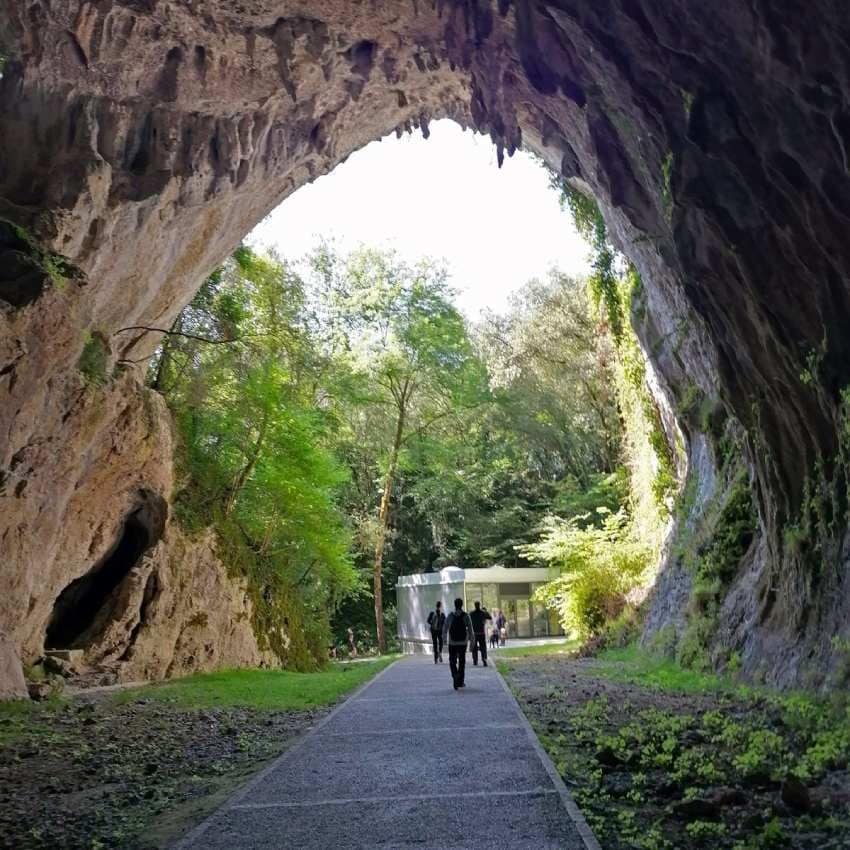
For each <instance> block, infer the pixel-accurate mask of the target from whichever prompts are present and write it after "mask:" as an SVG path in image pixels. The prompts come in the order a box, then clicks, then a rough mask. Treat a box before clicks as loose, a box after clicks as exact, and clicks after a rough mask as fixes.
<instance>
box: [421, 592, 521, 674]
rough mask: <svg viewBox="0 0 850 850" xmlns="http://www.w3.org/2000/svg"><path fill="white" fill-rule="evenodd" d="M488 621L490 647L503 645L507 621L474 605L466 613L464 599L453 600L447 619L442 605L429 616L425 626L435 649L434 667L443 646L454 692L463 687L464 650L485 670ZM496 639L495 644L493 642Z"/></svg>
mask: <svg viewBox="0 0 850 850" xmlns="http://www.w3.org/2000/svg"><path fill="white" fill-rule="evenodd" d="M488 621H490V623H491V627H490V646H491V647H495V646H497V645H498V642H499V641H501V644H502V646H504V645H505V638H506V636H507V620H506V619H505V615H504V614H503V613H502V612H501V611H497V612H496V619H495V620H494V619H493V616H492V614H490V612H489V611H488V610H487V609H486V608H482V607H481V603H480V602H476V603H475V609H474V610H473V611H471V612H469V613H467V612H466V611H464V610H463V599H455V607H454V611H452V612H451V613H450V614H449V615H448V616H447V615H446V614H445V612H444V611H443V603H442V602H437V604H436V606H435V607H434V610H433V611H431V613H430V614H429V615H428V626H429V627H430V629H431V642H432V644H433V646H434V663H435V664H440V663H442V661H443V646H444V645H445V644H447V645H448V648H449V669H450V670H451V672H452V682H453V684H454V689H455V690H457V689H458V688H462V687H464V685H465V682H464V679H465V674H466V648H467V647H469V648H470V649H471V650H472V663H473V664H474V665H475V666H476V667H477V666H478V656H479V655H480V656H481V661H482V663H483V664H484V666H485V667H486V666H487V622H488ZM494 636H495V640H494Z"/></svg>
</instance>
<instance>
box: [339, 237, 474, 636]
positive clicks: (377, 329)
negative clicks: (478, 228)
mask: <svg viewBox="0 0 850 850" xmlns="http://www.w3.org/2000/svg"><path fill="white" fill-rule="evenodd" d="M446 277H447V275H446V272H445V270H444V269H442V268H440V267H439V266H437V265H435V264H434V263H432V262H429V261H423V262H421V263H419V264H418V265H416V266H409V265H407V264H406V263H403V262H401V261H400V260H399V259H398V258H397V257H395V256H394V255H393V254H390V253H382V252H379V251H374V250H368V249H364V250H361V251H358V252H355V253H354V254H352V255H351V256H349V257H348V258H347V260H346V262H345V264H344V268H343V270H342V274H340V275H338V277H337V280H336V285H335V287H334V291H333V296H332V299H331V303H332V309H333V311H334V312H335V313H336V315H337V316H338V317H339V322H340V324H341V325H342V326H343V327H344V328H345V329H346V332H347V339H348V346H349V348H350V350H351V352H352V357H353V361H354V363H355V364H356V367H357V369H358V371H359V373H360V374H361V375H362V376H364V378H365V382H366V384H367V385H368V387H369V396H368V398H367V399H366V400H367V402H368V406H369V407H370V408H372V411H373V417H374V416H375V413H374V411H377V410H380V411H383V415H382V416H380V417H379V418H380V419H382V420H383V426H384V427H383V428H381V429H380V432H381V434H382V438H383V439H384V441H385V442H384V444H383V445H382V446H381V447H380V448H381V456H382V457H381V460H382V463H381V466H382V471H383V482H382V486H381V494H380V502H379V505H378V511H377V524H376V525H375V526H374V528H373V531H374V563H373V592H374V605H375V622H376V632H377V641H378V647H379V649H380V650H381V651H384V650H385V648H386V635H385V630H384V605H383V588H382V585H383V581H382V577H383V564H384V556H385V549H386V544H387V538H388V533H389V529H390V510H391V503H392V496H393V487H394V485H395V483H396V479H397V476H398V472H399V465H400V460H401V453H402V451H403V449H404V448H405V447H406V446H407V445H408V444H409V443H410V442H411V440H413V439H416V438H421V437H423V436H424V435H425V434H427V433H429V432H430V431H432V430H433V429H434V428H435V427H437V426H438V425H439V423H441V422H444V421H447V420H450V419H453V418H455V417H456V416H457V415H458V414H459V412H460V411H462V410H465V409H469V408H472V407H475V406H476V405H478V404H480V403H482V402H483V400H484V399H485V398H486V393H487V379H486V372H485V370H484V368H483V366H482V364H481V362H480V361H479V359H478V358H477V357H476V355H475V352H474V349H473V346H472V343H471V341H470V338H469V334H468V331H467V327H466V323H465V321H464V319H463V317H462V316H461V314H460V313H459V312H458V310H457V309H456V308H455V307H454V305H453V304H452V302H451V292H450V290H449V288H448V285H447V282H446Z"/></svg>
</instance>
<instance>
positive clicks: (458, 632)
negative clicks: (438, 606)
mask: <svg viewBox="0 0 850 850" xmlns="http://www.w3.org/2000/svg"><path fill="white" fill-rule="evenodd" d="M466 632H467V629H466V614H464V613H463V612H462V611H455V612H454V615H453V616H452V623H451V625H450V626H449V637H450V638H451V639H452V640H453V641H454V642H455V643H460V642H461V641H463V642H464V643H465V642H466V639H467V634H466Z"/></svg>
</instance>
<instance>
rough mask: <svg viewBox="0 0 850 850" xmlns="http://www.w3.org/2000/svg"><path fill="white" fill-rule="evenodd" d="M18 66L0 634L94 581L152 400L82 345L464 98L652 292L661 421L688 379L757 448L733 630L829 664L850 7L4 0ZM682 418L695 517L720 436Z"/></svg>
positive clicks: (6, 149)
mask: <svg viewBox="0 0 850 850" xmlns="http://www.w3.org/2000/svg"><path fill="white" fill-rule="evenodd" d="M0 57H2V60H1V61H2V62H3V66H2V80H0V219H3V220H4V221H6V222H9V223H12V224H14V225H15V226H16V227H17V228H20V229H19V230H15V229H12V228H10V227H9V226H8V225H5V226H4V227H3V230H2V232H0V251H2V253H0V298H3V299H5V304H6V306H5V308H4V310H3V312H2V315H0V399H2V400H0V479H2V480H3V481H4V486H3V490H2V494H0V500H2V505H0V507H2V513H0V546H2V549H3V552H4V558H3V564H2V565H0V590H2V591H4V592H3V593H2V594H0V599H2V600H3V601H0V630H3V631H6V632H7V633H8V634H10V635H12V637H13V642H14V643H16V645H18V646H19V647H22V648H23V652H24V654H25V655H26V654H27V653H29V654H32V652H34V651H35V650H34V648H33V647H35V646H36V644H37V642H38V640H39V636H40V635H41V634H42V632H43V628H44V622H45V620H46V618H47V617H48V616H49V610H50V607H51V606H52V602H53V600H54V599H55V597H56V594H57V593H58V591H59V590H61V587H62V586H63V584H64V583H67V579H68V578H69V577H76V576H78V575H81V574H82V573H83V572H84V571H85V570H84V566H83V561H85V560H86V557H88V555H86V557H83V554H82V553H83V549H84V548H85V546H91V535H92V533H93V532H92V529H93V528H95V527H96V526H97V525H98V523H97V522H96V521H95V519H94V518H93V516H92V515H91V511H92V510H93V509H92V508H91V507H88V508H87V507H86V504H83V503H81V499H82V496H81V495H80V494H89V496H91V494H92V493H94V492H95V490H93V488H96V482H97V480H98V475H99V474H100V473H98V471H97V466H98V463H102V462H107V463H108V462H110V461H109V454H108V451H107V449H106V448H104V447H105V446H108V444H109V441H110V440H114V434H115V432H116V428H120V427H126V426H122V425H120V424H119V420H120V417H121V416H126V417H131V416H132V417H137V418H141V419H144V416H145V415H146V414H145V410H144V407H145V402H144V401H143V399H144V396H143V395H142V394H141V393H142V391H141V390H140V389H138V388H137V389H134V390H132V391H131V389H130V388H129V386H130V384H131V383H132V381H133V380H134V379H133V377H132V375H131V376H130V377H126V376H125V377H122V378H121V380H120V381H117V382H116V383H115V385H114V386H111V387H110V388H109V389H108V390H104V391H103V392H104V394H105V395H106V396H108V399H107V400H106V401H104V400H103V399H101V401H100V402H99V405H100V406H99V408H98V410H97V411H94V410H93V409H92V408H93V406H94V403H93V402H91V400H90V399H89V398H88V397H87V396H85V395H84V393H83V391H82V390H81V388H80V381H79V374H78V373H79V370H78V368H77V366H78V361H79V357H80V353H81V351H82V350H83V348H84V346H85V345H86V344H87V343H90V341H91V340H92V339H93V338H96V339H99V340H102V341H103V346H104V349H105V356H106V358H107V359H108V363H109V365H110V367H111V366H112V365H113V364H115V363H116V362H117V361H118V360H137V359H139V358H142V357H144V356H145V355H146V354H149V353H150V351H151V350H152V349H153V347H154V346H155V344H156V341H157V336H156V335H155V334H144V333H142V332H140V333H137V334H132V333H116V332H117V331H119V329H121V328H126V327H128V326H138V325H148V326H155V327H161V326H163V325H167V324H168V323H169V322H170V321H171V319H172V318H173V317H174V316H175V314H176V312H177V311H178V310H179V309H180V308H181V307H182V306H183V305H184V304H185V303H186V302H187V301H188V300H189V299H190V298H191V296H192V293H193V291H194V290H195V288H196V287H197V286H198V284H199V282H200V281H201V280H202V278H203V276H204V275H205V273H207V272H208V271H209V270H210V269H211V268H212V267H214V266H215V265H216V264H217V263H219V262H220V261H221V260H222V259H223V258H224V257H225V256H226V255H227V254H228V253H229V252H230V251H231V250H232V249H233V248H234V247H235V246H236V244H237V243H238V241H239V240H240V239H241V238H242V237H243V236H244V235H245V234H246V233H247V232H248V231H249V230H250V229H251V227H252V226H253V225H254V224H256V223H257V222H258V221H259V220H260V219H261V218H262V217H263V216H264V215H266V214H267V213H268V212H269V211H270V210H271V209H273V208H274V207H275V206H276V205H277V204H278V203H280V202H281V201H282V200H283V199H284V198H285V197H287V196H288V195H289V194H290V193H292V192H293V191H295V190H296V189H297V188H298V187H299V186H301V185H303V184H304V183H306V182H309V181H310V180H313V179H315V178H316V177H319V176H320V175H322V174H324V173H327V172H328V171H329V170H331V169H332V168H333V167H334V166H335V165H336V164H337V163H339V162H341V161H342V160H344V159H345V157H346V156H348V155H349V154H350V153H351V152H352V151H354V150H356V149H357V148H359V147H360V146H362V145H363V144H365V143H367V142H369V141H372V140H374V139H378V138H381V137H382V136H383V135H385V134H387V133H388V132H391V131H393V130H398V131H403V130H404V129H407V128H410V127H412V126H420V127H422V129H423V130H424V131H425V132H427V126H428V122H429V120H432V119H434V118H438V117H450V118H453V119H455V120H456V121H458V122H460V123H461V124H464V125H467V126H471V127H474V128H476V129H477V130H479V131H481V132H485V133H489V134H490V136H491V137H492V139H493V141H494V143H495V144H496V145H497V147H498V149H499V152H500V156H501V155H503V154H504V155H510V154H511V153H512V152H513V151H514V150H515V149H516V148H518V147H520V146H522V147H525V148H528V149H531V150H533V151H535V152H537V153H539V154H540V155H541V156H543V157H544V158H545V159H546V160H547V162H548V163H549V164H550V165H552V166H554V167H556V168H558V169H559V170H561V171H562V173H563V174H564V175H565V177H567V178H569V179H570V181H571V182H572V183H573V184H574V185H575V186H577V187H579V188H581V189H583V190H585V191H589V192H592V193H593V195H595V197H596V198H597V199H598V201H599V203H600V206H601V207H602V209H603V211H604V214H605V217H606V220H607V222H608V225H609V229H610V230H611V232H612V233H613V234H614V237H615V239H616V241H617V242H618V244H619V246H620V247H621V248H622V249H623V250H625V251H626V252H627V254H628V255H629V257H630V258H631V259H632V261H633V262H634V263H635V265H636V266H637V268H638V270H639V271H640V273H641V276H642V279H643V281H644V284H645V292H646V306H647V309H646V311H645V313H641V315H640V316H637V317H636V322H637V323H638V325H639V328H638V330H639V333H640V336H641V339H642V341H643V343H644V346H645V349H646V351H647V353H648V355H649V357H650V360H651V363H652V366H653V367H654V368H653V375H654V380H655V382H656V390H657V395H658V400H659V404H660V406H661V408H662V410H663V411H665V412H666V414H667V418H668V421H669V420H670V418H671V416H672V414H673V412H674V411H675V409H676V406H677V404H679V403H680V402H681V400H682V399H683V398H684V397H686V396H691V395H693V393H694V392H696V393H698V394H699V396H700V397H701V398H702V399H704V400H705V401H706V403H707V404H708V405H709V406H711V405H714V406H715V407H716V408H717V409H718V410H720V411H721V412H722V413H723V415H724V416H725V417H726V418H727V420H728V421H729V422H731V423H733V426H732V427H734V429H737V433H738V434H739V435H740V436H741V439H742V440H743V445H744V452H745V458H746V464H747V466H748V468H749V470H750V472H751V474H752V477H753V482H754V491H755V494H756V498H757V504H758V510H759V522H760V528H761V533H760V534H759V536H758V541H757V543H756V544H754V545H753V547H752V552H751V553H750V555H749V562H748V565H747V566H746V567H745V568H744V569H742V572H741V574H740V576H739V577H738V578H737V579H736V581H737V588H738V589H737V590H736V592H735V593H733V594H731V595H730V600H731V601H730V602H729V604H728V605H727V606H726V607H725V609H724V614H723V618H724V619H723V627H722V629H721V630H720V631H722V632H723V634H724V635H725V637H723V638H722V641H725V644H726V645H728V646H727V648H729V647H735V648H736V651H738V650H740V651H741V653H742V655H743V659H744V664H745V668H746V669H748V670H749V671H751V672H754V671H756V670H757V669H760V668H763V667H764V665H765V660H766V659H768V658H769V659H770V665H769V666H770V669H769V670H768V671H767V674H766V676H767V678H770V679H772V680H775V681H777V682H780V683H790V682H792V681H800V680H801V677H802V676H803V675H804V674H805V672H806V670H807V669H814V668H817V669H819V670H828V669H829V668H830V665H831V664H832V660H834V659H833V656H834V652H833V650H832V649H830V643H829V640H828V638H829V637H830V636H831V635H832V634H833V633H834V632H836V631H840V630H842V629H843V630H844V631H846V630H847V628H848V627H847V625H846V623H847V620H848V616H847V615H848V613H850V578H848V571H847V558H846V553H845V538H846V529H847V517H846V513H847V483H846V477H845V465H846V462H847V439H848V436H850V431H849V430H848V423H847V410H846V403H845V392H850V391H848V390H847V388H848V385H850V334H848V333H847V328H848V320H850V286H848V272H850V239H848V228H850V19H848V17H847V15H846V12H845V10H844V9H843V8H842V4H841V3H839V2H838V0H809V2H806V3H803V2H800V0H784V2H782V3H778V2H772V0H752V2H749V3H741V2H740V0H718V1H717V2H715V3H695V2H691V0H657V2H650V0H549V1H548V2H543V0H541V2H531V1H530V0H529V1H528V2H525V1H524V2H510V0H498V2H489V0H454V2H450V0H437V2H429V0H398V1H397V2H396V1H395V0H382V2H370V1H369V0H360V2H354V1H353V0H310V2H306V0H304V2H295V0H278V2H273V1H272V0H240V2H234V0H204V2H195V0H182V2H178V0H97V1H96V2H82V3H80V2H70V0H50V1H49V2H48V0H0ZM415 202H416V199H415V198H414V199H411V203H415ZM518 214H520V213H519V212H518V211H515V210H511V209H505V210H504V227H505V228H510V227H511V225H512V219H513V217H514V216H515V215H518ZM43 252H47V253H46V254H44V253H43ZM36 255H38V256H40V257H41V258H42V259H44V258H45V257H47V259H48V260H50V259H51V256H52V255H59V256H60V257H61V258H62V259H61V260H59V259H56V258H53V259H52V260H51V262H52V263H53V265H52V266H50V264H49V263H48V265H49V267H50V268H52V269H54V271H55V270H56V269H58V272H59V273H55V274H54V275H53V277H50V276H49V275H48V276H47V277H45V276H44V275H39V274H38V272H37V270H36V269H35V267H34V265H33V257H34V256H36ZM63 263H64V264H65V265H63ZM42 265H43V263H42ZM4 292H5V293H6V294H5V295H4ZM93 334H96V335H97V336H96V337H93V336H92V335H93ZM131 371H132V370H131ZM133 386H137V383H136V384H133ZM134 393H135V395H134ZM110 394H111V395H110ZM119 398H121V399H123V403H119V401H117V400H116V399H119ZM134 427H137V426H134ZM682 427H683V430H684V432H685V437H686V440H687V445H688V451H689V453H690V468H691V474H692V475H697V474H698V475H699V476H700V481H701V482H703V484H702V490H701V491H700V492H701V493H702V496H701V501H699V500H698V501H699V504H700V505H702V506H703V507H705V505H707V504H708V502H709V501H710V496H711V493H710V492H709V491H711V490H712V488H713V487H714V488H715V489H716V487H715V484H714V483H712V482H717V481H721V480H722V478H723V475H722V458H721V452H720V451H719V450H718V439H719V438H718V436H717V434H714V435H712V434H711V433H707V431H708V430H709V429H707V428H706V427H705V426H704V423H703V424H702V425H701V424H700V423H699V422H698V421H697V422H683V423H682ZM137 430H138V427H137ZM727 430H728V429H727ZM703 432H706V433H703ZM110 435H112V436H110ZM139 439H141V437H139ZM131 454H132V453H131ZM146 458H147V455H146ZM113 462H114V461H113ZM122 462H123V463H124V468H125V469H126V470H127V475H128V476H129V477H130V478H133V486H134V487H135V486H137V485H139V484H145V486H149V485H150V477H151V475H147V477H146V478H145V476H142V478H145V480H144V481H138V480H136V479H138V478H139V476H140V475H141V472H139V470H140V469H141V468H142V466H143V464H142V462H141V461H139V463H138V464H137V465H136V466H134V465H133V460H132V457H128V458H124V460H123V461H122ZM145 462H146V463H148V462H149V460H145ZM133 470H135V471H133ZM154 477H156V475H154ZM160 478H162V480H163V481H164V480H166V479H167V478H168V476H160ZM706 482H707V483H706ZM119 489H120V488H119ZM125 489H126V490H127V492H126V494H125V496H119V497H117V499H116V504H124V505H125V506H126V505H129V504H130V503H131V501H132V492H131V488H130V486H129V485H128V487H127V488H125ZM703 497H704V498H703ZM122 500H123V501H122ZM83 501H85V500H83ZM96 502H97V499H96V498H95V499H94V501H92V499H91V498H88V502H87V504H89V505H91V504H94V503H96ZM116 510H117V509H116ZM87 511H88V513H87ZM119 522H120V516H119V513H116V516H115V523H119ZM115 523H114V524H115ZM116 527H117V526H116ZM69 528H71V529H76V531H73V533H72V534H71V538H70V539H73V540H74V541H78V542H77V543H75V544H74V545H76V546H77V548H76V549H73V552H72V553H71V554H69V550H68V548H67V547H68V545H69V543H68V541H69V537H68V531H67V530H68V529H69ZM789 529H790V530H792V531H793V530H795V529H796V530H797V532H798V533H797V534H796V536H794V535H792V537H794V545H791V544H790V543H789V534H788V532H789ZM113 530H114V529H113ZM107 536H108V535H107ZM96 549H97V546H94V547H93V549H92V552H95V550H96ZM95 554H96V552H95ZM69 563H70V565H69ZM683 580H684V579H683ZM674 598H676V597H675V594H674V593H673V592H672V591H670V593H667V596H666V600H667V601H666V603H665V602H664V600H663V599H662V601H661V602H660V603H659V605H660V607H657V610H658V611H661V612H666V613H664V614H663V616H662V620H663V619H664V617H668V618H669V617H674V612H671V610H670V599H674ZM665 604H666V605H667V607H666V608H665ZM679 607H681V606H679ZM24 612H28V613H24Z"/></svg>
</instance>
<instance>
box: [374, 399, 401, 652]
mask: <svg viewBox="0 0 850 850" xmlns="http://www.w3.org/2000/svg"><path fill="white" fill-rule="evenodd" d="M404 412H405V409H404V406H403V405H402V406H400V407H399V411H398V421H397V422H396V429H395V440H394V441H393V448H392V452H391V453H390V462H389V465H388V466H387V476H386V478H385V479H384V492H383V495H382V496H381V510H380V512H379V513H378V540H377V542H376V543H375V577H374V591H375V626H376V627H377V633H378V651H379V652H386V651H387V638H386V635H385V634H384V598H383V592H382V589H381V577H382V572H383V566H384V544H385V543H386V540H387V531H388V530H389V526H390V497H391V496H392V490H393V481H394V479H395V473H396V468H397V467H398V453H399V450H400V449H401V441H402V437H403V436H404Z"/></svg>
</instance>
